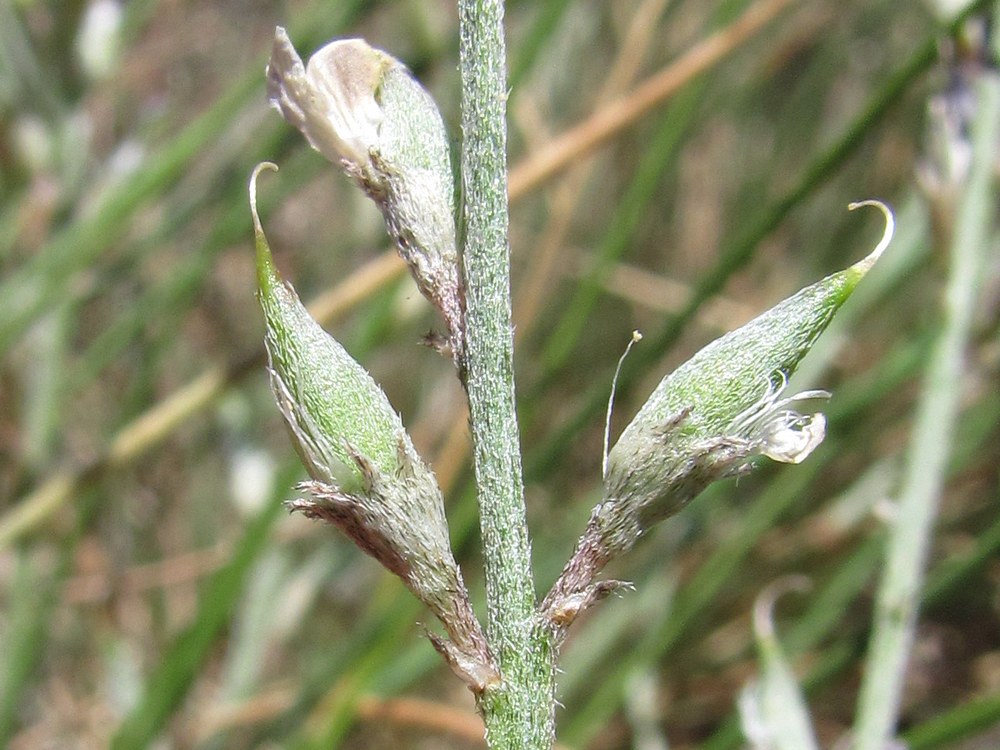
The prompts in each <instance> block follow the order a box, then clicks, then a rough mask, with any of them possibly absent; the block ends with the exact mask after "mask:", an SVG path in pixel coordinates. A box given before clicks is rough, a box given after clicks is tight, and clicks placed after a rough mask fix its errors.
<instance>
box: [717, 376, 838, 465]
mask: <svg viewBox="0 0 1000 750" xmlns="http://www.w3.org/2000/svg"><path fill="white" fill-rule="evenodd" d="M777 375H778V382H777V383H775V382H774V380H768V383H767V388H766V390H765V392H764V395H763V396H761V398H760V400H759V401H757V402H756V403H755V404H753V405H752V406H750V407H749V408H747V409H746V410H745V411H743V412H742V413H740V414H739V415H738V416H737V417H736V419H734V420H733V425H732V428H731V431H732V432H733V434H734V435H738V436H739V437H741V438H742V439H744V440H747V441H748V442H750V444H751V445H752V446H753V448H754V449H755V450H756V451H757V452H759V453H761V454H762V455H764V456H767V457H768V458H771V459H773V460H775V461H780V462H781V463H786V464H798V463H802V462H803V461H804V460H805V459H806V458H808V457H809V454H810V453H812V452H813V451H814V450H815V449H816V447H817V446H818V445H819V444H820V443H822V442H823V438H824V437H826V416H824V415H823V414H821V413H814V414H801V413H799V412H797V411H795V410H794V409H789V408H787V407H788V406H789V405H790V404H792V403H794V402H796V401H806V400H812V399H827V398H830V394H829V392H827V391H822V390H810V391H802V392H800V393H796V394H794V395H792V396H788V397H787V398H781V394H782V393H783V392H784V391H785V389H786V388H787V387H788V377H787V376H786V375H785V373H784V371H782V370H779V371H778V373H777Z"/></svg>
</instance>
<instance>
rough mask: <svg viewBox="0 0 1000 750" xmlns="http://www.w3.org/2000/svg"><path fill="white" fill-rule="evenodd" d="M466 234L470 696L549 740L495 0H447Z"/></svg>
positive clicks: (547, 666) (505, 738)
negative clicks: (519, 389) (482, 600)
mask: <svg viewBox="0 0 1000 750" xmlns="http://www.w3.org/2000/svg"><path fill="white" fill-rule="evenodd" d="M458 8H459V24H460V38H459V45H460V46H459V54H460V69H461V75H462V132H463V144H462V178H463V182H464V189H465V226H466V240H465V251H464V256H463V260H464V271H465V282H466V316H465V335H466V352H465V353H466V362H465V365H466V367H465V370H466V373H467V379H466V388H467V391H468V395H469V419H470V424H471V429H472V441H473V458H474V462H475V470H476V483H477V486H478V490H479V507H480V527H481V530H482V537H483V564H484V570H485V577H486V599H487V608H488V615H487V625H486V632H487V637H488V638H489V641H490V644H491V646H492V647H493V649H494V651H495V653H496V655H497V658H498V660H499V666H500V671H501V680H500V682H499V683H498V684H497V685H495V686H491V687H490V688H488V689H487V690H486V691H485V692H484V693H483V695H482V696H480V701H479V705H480V710H481V711H482V713H483V718H484V720H485V722H486V734H487V741H488V742H489V745H490V747H492V748H510V750H514V749H515V748H516V749H518V750H520V749H521V748H524V749H526V750H532V749H535V748H537V749H539V750H541V749H542V748H549V747H551V744H552V741H553V734H554V732H553V713H554V697H553V681H554V676H553V672H554V670H553V665H552V659H553V656H552V650H551V648H550V645H549V640H548V635H547V633H546V632H545V631H544V630H543V629H542V628H541V627H540V626H539V624H538V621H537V619H536V616H535V591H534V583H533V580H532V575H531V553H530V546H529V542H528V529H527V523H526V518H525V507H524V488H523V482H522V476H521V453H520V443H519V438H518V428H517V419H516V414H515V408H514V369H513V330H512V327H511V303H510V251H509V245H508V237H507V225H508V213H507V157H506V145H507V132H506V120H505V109H506V99H507V94H506V71H505V52H504V37H503V2H502V0H459V3H458Z"/></svg>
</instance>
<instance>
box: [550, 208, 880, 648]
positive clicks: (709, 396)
mask: <svg viewBox="0 0 1000 750" xmlns="http://www.w3.org/2000/svg"><path fill="white" fill-rule="evenodd" d="M861 205H873V206H876V207H878V208H879V209H881V210H882V212H883V213H884V214H885V217H886V222H887V224H886V230H885V233H884V235H883V237H882V240H881V241H880V242H879V244H878V246H877V247H876V248H875V250H874V251H873V252H872V253H871V254H870V255H869V256H868V257H867V258H865V259H864V260H862V261H860V262H858V263H856V264H854V265H853V266H851V267H850V268H847V269H846V270H843V271H841V272H839V273H835V274H833V275H831V276H828V277H827V278H825V279H823V280H822V281H819V282H817V283H815V284H812V285H811V286H808V287H806V288H805V289H803V290H801V291H800V292H798V293H797V294H795V295H793V296H791V297H789V298H788V299H786V300H784V301H783V302H780V303H779V304H778V305H776V306H775V307H773V308H771V309H770V310H768V311H767V312H765V313H763V314H762V315H760V316H759V317H757V318H755V319H754V320H752V321H750V322H749V323H747V324H746V325H745V326H743V327H742V328H738V329H737V330H735V331H732V332H730V333H728V334H726V335H725V336H722V337H721V338H719V339H717V340H715V341H713V342H712V343H710V344H709V345H708V346H706V347H705V348H704V349H702V350H701V351H699V352H698V353H697V354H695V355H694V356H693V357H692V358H691V359H689V360H688V361H687V362H685V363H684V364H683V365H681V366H680V367H678V368H677V369H676V370H675V371H674V372H672V373H671V374H669V375H667V376H666V377H664V378H663V380H662V381H660V384H659V385H658V386H657V388H656V389H655V390H654V391H653V394H652V395H651V396H650V397H649V399H648V400H647V401H646V403H645V404H644V405H643V407H642V408H641V409H640V410H639V413H638V414H636V416H635V418H634V419H633V420H632V422H631V423H630V424H629V425H628V427H626V428H625V430H624V431H623V432H622V434H621V436H620V437H619V438H618V442H617V443H616V444H615V447H614V448H613V449H612V450H611V452H610V454H609V455H608V457H607V470H606V472H605V477H604V500H603V501H602V502H601V503H600V504H599V505H598V506H597V507H596V508H594V511H593V513H592V514H591V518H590V522H589V524H588V526H587V529H586V531H585V532H584V534H583V537H581V539H580V541H579V543H578V545H577V549H576V551H575V552H574V554H573V557H572V558H571V559H570V561H569V562H568V563H567V564H566V567H565V568H564V569H563V573H562V574H561V576H560V578H559V579H558V580H557V582H556V584H555V585H554V586H553V589H552V591H551V592H550V593H549V595H548V596H547V597H546V600H545V602H544V603H543V609H544V610H545V611H546V612H547V614H548V617H549V619H550V621H551V622H552V623H553V625H554V626H555V627H556V628H557V629H565V623H568V622H571V621H572V619H573V618H574V617H575V616H576V614H577V613H578V612H579V611H580V610H581V609H583V608H586V607H587V606H589V605H590V603H592V602H593V601H595V600H596V599H598V598H600V597H602V596H604V595H606V593H607V592H608V591H609V590H613V586H610V585H609V584H594V583H593V581H594V578H595V576H596V574H597V573H598V572H599V571H600V570H601V569H602V568H603V567H604V566H605V565H606V564H607V562H608V561H610V560H611V559H613V558H614V557H616V556H618V555H620V554H621V553H623V552H625V551H627V550H629V549H631V548H632V546H634V545H635V543H636V542H637V541H638V540H639V538H640V537H641V536H642V535H643V534H644V533H645V532H646V531H647V530H648V529H649V528H650V527H651V526H653V525H654V524H655V523H657V522H659V521H662V520H663V519H665V518H667V517H669V516H671V515H673V514H674V513H676V512H678V511H679V510H680V509H681V508H683V507H684V506H685V505H686V504H687V503H688V502H689V501H690V500H691V499H692V498H694V497H695V496H696V495H698V494H699V493H700V492H701V491H702V490H703V489H705V487H706V486H708V485H709V484H710V483H711V482H713V481H715V480H717V479H721V478H723V477H727V476H732V475H734V474H738V473H740V472H742V471H745V470H747V469H748V468H749V467H750V462H751V460H752V459H753V458H755V457H757V456H767V457H769V458H772V459H774V460H776V461H782V462H786V463H799V462H800V461H802V460H804V459H805V458H806V457H807V456H808V455H809V454H810V453H811V452H812V451H813V450H814V449H815V448H816V446H818V445H819V444H820V443H821V442H822V440H823V437H824V435H825V430H826V419H825V417H824V416H823V415H822V414H805V415H804V414H800V413H798V412H797V411H795V410H794V409H793V408H791V406H792V405H793V404H794V403H795V402H797V401H802V400H808V399H817V398H826V397H828V396H829V394H828V393H826V392H825V391H816V390H814V391H805V392H803V393H798V394H795V395H793V396H787V397H786V396H783V392H784V390H785V388H786V386H787V384H788V379H789V378H790V377H791V375H792V373H793V372H794V371H795V368H796V366H797V365H798V363H799V362H800V361H801V360H802V358H803V357H804V356H805V355H806V353H807V352H808V351H809V349H810V348H811V347H812V345H813V343H814V342H815V341H816V339H817V337H818V336H819V335H820V334H821V333H822V332H823V330H824V329H825V328H826V326H827V325H828V324H829V322H830V320H831V319H832V318H833V315H834V313H835V312H836V311H837V310H838V309H839V308H840V306H841V305H842V304H843V303H844V302H845V301H846V300H847V298H848V297H849V296H850V294H851V292H852V291H853V290H854V288H855V287H856V286H857V284H858V282H859V281H860V280H861V278H862V277H863V276H864V275H865V273H866V272H867V271H868V269H869V268H871V266H872V265H873V264H874V263H875V261H876V260H877V259H878V257H879V255H881V253H882V251H883V250H884V249H885V247H886V246H887V245H888V244H889V241H890V239H891V238H892V232H893V219H892V214H891V213H890V212H889V209H888V208H887V207H886V206H885V205H884V204H882V203H880V202H878V201H864V202H863V203H857V204H851V206H850V208H852V209H853V208H856V207H857V206H861Z"/></svg>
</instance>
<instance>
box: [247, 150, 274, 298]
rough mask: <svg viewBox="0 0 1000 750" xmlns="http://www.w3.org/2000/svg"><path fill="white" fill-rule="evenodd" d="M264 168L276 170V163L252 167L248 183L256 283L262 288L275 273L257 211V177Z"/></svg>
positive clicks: (269, 281)
mask: <svg viewBox="0 0 1000 750" xmlns="http://www.w3.org/2000/svg"><path fill="white" fill-rule="evenodd" d="M265 169H269V170H271V171H272V172H277V171H278V165H277V164H275V163H273V162H269V161H262V162H261V163H260V164H258V165H257V166H256V167H254V169H253V172H252V173H251V175H250V184H249V193H250V213H251V215H252V216H253V232H254V237H255V239H256V246H257V276H258V283H259V285H260V286H261V288H262V289H263V288H264V287H265V286H267V285H269V284H270V283H271V277H272V276H274V275H276V273H275V271H274V263H273V261H272V260H271V248H270V247H269V246H268V244H267V237H265V236H264V228H263V227H262V226H261V223H260V215H259V214H258V213H257V178H258V177H259V176H260V173H261V172H263V171H264V170H265Z"/></svg>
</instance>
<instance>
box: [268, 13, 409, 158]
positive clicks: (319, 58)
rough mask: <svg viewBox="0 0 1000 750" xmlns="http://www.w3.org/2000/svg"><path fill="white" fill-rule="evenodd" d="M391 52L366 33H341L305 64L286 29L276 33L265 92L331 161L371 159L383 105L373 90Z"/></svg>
mask: <svg viewBox="0 0 1000 750" xmlns="http://www.w3.org/2000/svg"><path fill="white" fill-rule="evenodd" d="M394 63H395V61H394V60H392V58H390V57H389V56H388V55H385V54H384V53H382V52H380V51H379V50H377V49H374V48H373V47H371V46H369V45H368V44H367V43H366V42H365V41H364V40H362V39H337V40H335V41H333V42H330V43H329V44H327V45H326V46H325V47H323V48H322V49H320V50H319V51H317V52H316V53H315V54H314V55H313V56H312V57H311V58H309V64H308V66H306V65H303V64H302V59H301V58H300V57H299V54H298V52H296V51H295V47H293V46H292V42H291V40H290V39H289V38H288V34H287V32H286V31H285V30H284V29H283V28H281V27H280V26H279V27H278V28H277V29H276V30H275V33H274V47H273V49H272V50H271V61H270V62H269V63H268V65H267V95H268V98H269V99H270V101H271V105H272V106H273V107H274V108H275V109H277V110H278V111H279V112H281V116H282V117H284V118H285V120H287V121H288V122H289V124H291V125H293V126H294V127H296V128H297V129H298V130H300V131H301V132H302V134H303V135H305V137H306V138H307V139H308V141H309V143H310V145H311V146H312V147H313V148H314V149H316V150H317V151H319V152H320V153H321V154H323V156H325V157H326V158H327V159H329V160H330V161H332V162H334V163H337V162H339V161H340V160H341V159H344V160H346V161H348V162H350V164H351V165H352V166H353V167H354V168H356V169H360V168H362V167H363V166H365V165H367V163H368V162H369V160H370V158H371V157H370V152H371V149H373V148H375V147H377V145H378V138H379V126H380V125H381V123H382V108H381V107H380V106H379V104H378V102H377V101H376V99H375V94H376V92H377V91H378V87H379V85H380V83H381V81H382V75H383V73H384V72H385V69H386V67H387V66H389V65H392V64H394Z"/></svg>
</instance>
